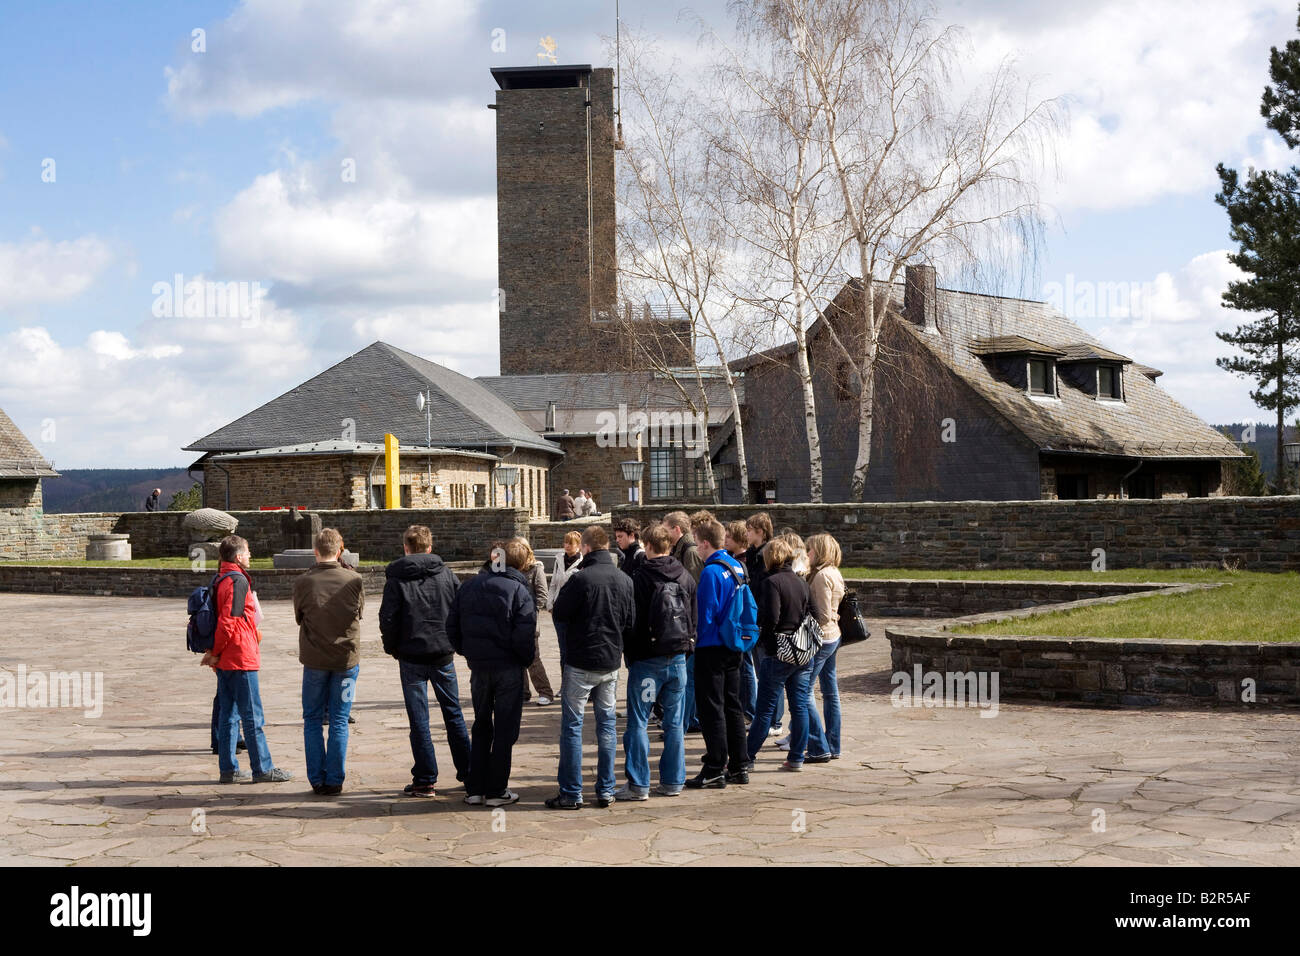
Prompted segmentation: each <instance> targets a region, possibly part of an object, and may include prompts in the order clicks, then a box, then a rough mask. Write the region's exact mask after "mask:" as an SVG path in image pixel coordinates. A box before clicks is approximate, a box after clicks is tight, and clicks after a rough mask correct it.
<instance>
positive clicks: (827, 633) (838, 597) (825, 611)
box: [808, 567, 844, 644]
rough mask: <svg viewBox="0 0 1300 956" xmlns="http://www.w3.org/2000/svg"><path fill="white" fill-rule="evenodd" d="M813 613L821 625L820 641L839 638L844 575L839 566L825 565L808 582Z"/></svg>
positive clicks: (827, 641) (828, 641)
mask: <svg viewBox="0 0 1300 956" xmlns="http://www.w3.org/2000/svg"><path fill="white" fill-rule="evenodd" d="M808 592H809V596H810V597H811V598H812V606H813V614H814V615H815V616H816V618H817V623H818V624H820V625H821V626H822V643H823V644H833V643H835V642H836V641H838V640H839V639H840V601H842V600H844V575H842V574H840V569H839V568H832V567H825V568H822V569H821V570H820V571H818V572H817V573H816V574H814V575H813V576H812V579H811V580H810V581H809V582H808Z"/></svg>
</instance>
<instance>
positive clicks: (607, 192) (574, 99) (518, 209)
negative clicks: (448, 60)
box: [492, 66, 623, 375]
mask: <svg viewBox="0 0 1300 956" xmlns="http://www.w3.org/2000/svg"><path fill="white" fill-rule="evenodd" d="M492 76H493V77H494V78H495V79H496V81H497V85H498V86H499V87H500V89H499V90H498V91H497V95H496V103H495V105H494V108H495V109H496V114H497V116H496V120H497V276H498V280H497V281H498V282H499V283H500V286H501V294H502V297H503V301H502V303H501V306H502V309H501V315H500V318H501V332H500V335H501V374H502V375H537V374H543V373H548V372H603V371H621V370H623V369H622V368H620V367H619V366H620V364H621V363H620V361H619V360H620V357H621V356H620V354H619V352H618V350H617V349H615V348H610V347H606V342H607V340H608V339H609V336H608V335H606V334H602V333H606V332H608V330H609V328H608V327H609V318H610V317H611V316H612V315H613V310H614V309H615V307H616V305H615V303H616V300H617V296H618V291H617V266H616V263H615V260H614V255H615V239H614V92H613V90H614V73H613V70H609V69H595V70H593V69H592V68H591V67H590V66H527V67H511V68H502V69H494V70H493V71H492ZM609 344H610V345H612V344H613V343H612V342H610V343H609Z"/></svg>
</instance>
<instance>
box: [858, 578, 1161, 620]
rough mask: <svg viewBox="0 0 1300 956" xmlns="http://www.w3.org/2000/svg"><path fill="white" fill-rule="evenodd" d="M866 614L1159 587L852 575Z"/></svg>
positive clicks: (983, 607)
mask: <svg viewBox="0 0 1300 956" xmlns="http://www.w3.org/2000/svg"><path fill="white" fill-rule="evenodd" d="M846 583H847V584H848V586H849V587H851V588H853V590H854V591H855V592H856V593H857V595H858V604H859V607H861V608H862V612H863V614H865V615H866V616H867V617H954V616H956V615H966V614H982V613H986V612H989V611H1010V610H1015V609H1017V608H1030V607H1040V606H1042V605H1044V604H1060V603H1063V602H1065V601H1084V600H1089V599H1092V598H1101V597H1111V596H1114V595H1120V594H1141V593H1144V592H1148V591H1153V590H1158V589H1159V588H1160V587H1161V585H1159V584H1135V583H1120V582H1116V581H1097V582H1095V583H1094V582H1091V581H1089V582H1072V581H933V580H925V579H906V580H904V579H889V580H885V579H877V578H857V579H854V578H850V579H849V580H848V581H847V582H846Z"/></svg>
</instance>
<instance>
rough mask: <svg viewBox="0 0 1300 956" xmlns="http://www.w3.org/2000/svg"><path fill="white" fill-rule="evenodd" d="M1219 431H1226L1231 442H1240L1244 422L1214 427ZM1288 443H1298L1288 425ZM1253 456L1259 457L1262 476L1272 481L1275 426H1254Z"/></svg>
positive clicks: (1275, 449)
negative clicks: (1264, 475) (1230, 437)
mask: <svg viewBox="0 0 1300 956" xmlns="http://www.w3.org/2000/svg"><path fill="white" fill-rule="evenodd" d="M1214 427H1215V428H1217V429H1218V430H1219V431H1223V430H1224V429H1227V430H1228V432H1229V434H1231V436H1232V440H1233V441H1241V435H1242V429H1244V428H1246V423H1245V422H1237V423H1235V424H1232V425H1215V426H1214ZM1284 440H1285V441H1288V442H1293V441H1300V437H1297V435H1296V431H1295V429H1294V428H1293V427H1291V426H1290V425H1288V426H1287V429H1286V438H1285V439H1284ZM1253 447H1254V449H1255V454H1257V455H1259V468H1260V470H1261V471H1262V472H1264V474H1266V475H1268V477H1269V479H1270V480H1272V478H1273V476H1274V475H1276V474H1277V426H1276V425H1260V424H1257V425H1256V426H1255V444H1254V446H1253Z"/></svg>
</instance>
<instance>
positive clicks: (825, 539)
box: [804, 534, 845, 763]
mask: <svg viewBox="0 0 1300 956" xmlns="http://www.w3.org/2000/svg"><path fill="white" fill-rule="evenodd" d="M841 560H842V555H841V551H840V544H839V542H838V541H836V540H835V539H834V538H832V537H831V536H830V535H829V534H815V535H813V536H812V537H811V538H809V539H808V591H809V596H810V598H811V602H812V613H813V615H814V616H815V617H816V618H817V623H818V624H820V625H821V627H822V646H821V650H819V651H818V652H817V656H816V657H814V658H813V672H812V683H813V684H814V685H816V686H819V687H820V688H821V692H822V709H823V710H824V711H825V712H826V718H825V720H824V721H823V720H822V717H821V715H819V714H818V713H817V705H816V704H815V703H813V702H812V701H811V700H810V701H809V706H808V754H807V756H806V757H804V760H805V761H806V762H808V763H825V762H827V761H828V760H836V759H838V758H839V755H840V688H839V681H838V679H837V677H836V674H835V652H836V651H838V650H839V649H840V601H842V600H844V591H845V584H844V575H842V574H840V561H841ZM809 697H810V698H811V694H810V695H809Z"/></svg>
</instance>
